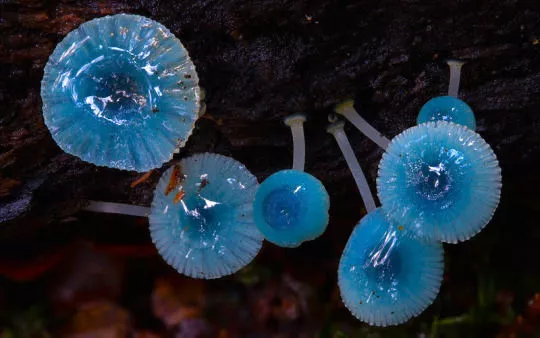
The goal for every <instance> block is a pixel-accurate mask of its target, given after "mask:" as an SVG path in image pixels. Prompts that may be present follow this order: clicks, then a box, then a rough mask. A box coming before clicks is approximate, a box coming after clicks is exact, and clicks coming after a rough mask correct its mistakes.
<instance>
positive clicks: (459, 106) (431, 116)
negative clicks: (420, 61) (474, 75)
mask: <svg viewBox="0 0 540 338" xmlns="http://www.w3.org/2000/svg"><path fill="white" fill-rule="evenodd" d="M447 63H448V66H449V67H450V84H449V86H448V95H447V96H437V97H434V98H432V99H431V100H429V101H428V102H426V104H424V106H423V107H422V108H421V109H420V113H419V114H418V119H417V122H418V124H421V123H425V122H432V121H447V122H454V123H456V124H461V125H464V126H466V127H468V128H470V129H472V130H475V129H476V118H475V117H474V113H473V111H472V109H471V107H469V105H467V104H466V103H465V102H463V101H462V100H460V99H458V98H457V96H458V92H459V81H460V77H461V67H462V66H463V64H464V62H462V61H459V60H449V61H448V62H447Z"/></svg>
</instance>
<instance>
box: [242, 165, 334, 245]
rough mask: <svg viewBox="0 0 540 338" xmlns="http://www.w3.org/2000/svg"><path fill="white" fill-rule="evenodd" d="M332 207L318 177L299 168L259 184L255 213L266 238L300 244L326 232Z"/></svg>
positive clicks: (280, 243) (275, 241) (279, 172)
mask: <svg viewBox="0 0 540 338" xmlns="http://www.w3.org/2000/svg"><path fill="white" fill-rule="evenodd" d="M329 207H330V200H329V197H328V193H327V192H326V190H325V188H324V186H323V184H322V183H321V182H320V181H319V180H318V179H316V178H315V177H313V176H311V175H309V174H306V173H305V172H302V171H298V170H281V171H278V172H277V173H275V174H273V175H271V176H270V177H268V178H267V179H266V180H265V181H264V182H263V183H262V184H261V185H260V187H259V190H258V191H257V194H256V195H255V201H254V202H253V216H254V219H255V223H256V224H257V226H258V228H259V230H260V231H261V232H262V233H263V234H264V237H265V239H266V240H267V241H269V242H272V243H274V244H276V245H279V246H284V247H297V246H299V245H300V244H302V242H305V241H309V240H313V239H315V238H317V237H319V236H320V235H321V234H322V233H323V232H324V231H325V229H326V226H327V224H328V209H329Z"/></svg>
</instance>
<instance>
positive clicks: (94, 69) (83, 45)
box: [41, 14, 201, 172]
mask: <svg viewBox="0 0 540 338" xmlns="http://www.w3.org/2000/svg"><path fill="white" fill-rule="evenodd" d="M198 82H199V79H198V76H197V73H196V71H195V66H194V65H193V62H192V61H191V59H190V57H189V55H188V52H187V50H186V49H185V48H184V46H183V45H182V43H181V42H180V40H178V39H177V38H176V37H175V36H174V35H173V34H172V33H171V32H170V31H169V30H168V29H167V28H166V27H164V26H163V25H161V24H160V23H158V22H156V21H153V20H150V19H148V18H145V17H142V16H138V15H130V14H118V15H114V16H106V17H102V18H98V19H94V20H91V21H88V22H85V23H83V24H82V25H81V26H80V27H79V28H77V29H75V30H74V31H72V32H70V33H69V34H68V35H67V36H66V37H65V38H64V40H62V41H61V42H60V43H59V44H58V45H57V46H56V49H55V50H54V52H53V53H52V55H51V56H50V58H49V61H48V63H47V65H46V66H45V70H44V76H43V80H42V83H41V97H42V100H43V116H44V120H45V124H46V125H47V127H48V128H49V130H50V132H51V134H52V137H53V138H54V140H55V141H56V143H57V144H58V145H59V146H60V148H62V149H63V150H64V151H66V152H67V153H70V154H72V155H75V156H78V157H80V158H81V159H83V160H85V161H87V162H91V163H94V164H96V165H99V166H107V167H113V168H118V169H125V170H135V171H141V172H142V171H148V170H150V169H152V168H157V167H160V166H161V165H162V164H163V163H164V162H167V161H169V160H170V159H171V158H172V156H173V153H174V152H176V151H177V150H178V148H179V147H182V146H183V145H184V144H185V142H186V140H187V138H188V137H189V135H190V134H191V131H192V129H193V126H194V123H195V121H196V119H197V117H198V113H199V110H200V108H201V102H200V100H201V92H200V88H199V86H198Z"/></svg>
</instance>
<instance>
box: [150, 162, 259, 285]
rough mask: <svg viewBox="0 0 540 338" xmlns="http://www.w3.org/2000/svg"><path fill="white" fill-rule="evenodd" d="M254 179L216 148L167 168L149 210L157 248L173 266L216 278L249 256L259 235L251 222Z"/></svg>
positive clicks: (195, 275)
mask: <svg viewBox="0 0 540 338" xmlns="http://www.w3.org/2000/svg"><path fill="white" fill-rule="evenodd" d="M258 186H259V184H258V182H257V179H256V178H255V176H253V175H252V174H251V173H250V172H249V171H248V169H246V167H245V166H244V165H243V164H241V163H240V162H238V161H235V160H234V159H232V158H229V157H226V156H222V155H217V154H210V153H204V154H197V155H194V156H191V157H188V158H185V159H183V160H181V161H180V164H178V165H175V166H173V167H172V168H169V169H168V170H167V171H165V173H164V174H163V176H162V177H161V179H160V180H159V182H158V185H157V187H156V190H155V191H154V199H153V201H152V206H151V210H150V215H149V222H150V235H151V237H152V241H153V242H154V244H155V245H156V247H157V249H158V252H159V253H160V254H161V256H162V257H163V258H164V259H165V261H166V262H167V263H169V264H170V265H171V266H173V267H174V268H175V269H176V270H178V272H180V273H182V274H184V275H187V276H190V277H193V278H206V279H211V278H219V277H222V276H225V275H229V274H232V273H234V272H236V271H238V270H239V269H241V268H242V267H244V266H245V265H246V264H248V263H249V262H251V260H253V258H254V257H255V256H256V255H257V253H258V252H259V250H260V248H261V246H262V241H263V236H262V234H261V233H260V232H259V230H258V229H257V227H256V226H255V223H254V222H253V214H252V204H253V198H254V197H255V192H256V191H257V188H258Z"/></svg>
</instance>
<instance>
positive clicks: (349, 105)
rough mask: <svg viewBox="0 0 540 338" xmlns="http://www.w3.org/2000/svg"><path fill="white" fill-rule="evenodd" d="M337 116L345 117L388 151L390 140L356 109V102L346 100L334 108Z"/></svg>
mask: <svg viewBox="0 0 540 338" xmlns="http://www.w3.org/2000/svg"><path fill="white" fill-rule="evenodd" d="M334 111H335V112H336V113H337V114H340V115H343V116H345V118H346V119H347V120H349V122H351V123H352V124H353V125H354V126H355V127H356V128H357V129H358V130H360V132H362V133H363V134H364V135H366V136H367V137H369V138H370V139H371V140H372V141H373V142H375V143H376V144H377V145H378V146H379V147H381V148H383V149H386V147H388V144H389V143H390V140H389V139H387V138H386V137H385V136H383V135H382V134H381V133H379V131H377V129H375V128H373V126H371V125H370V124H369V123H368V122H367V121H366V120H364V118H362V116H360V115H359V114H358V112H356V110H355V109H354V100H346V101H343V102H342V103H340V104H338V105H336V106H335V107H334Z"/></svg>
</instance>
